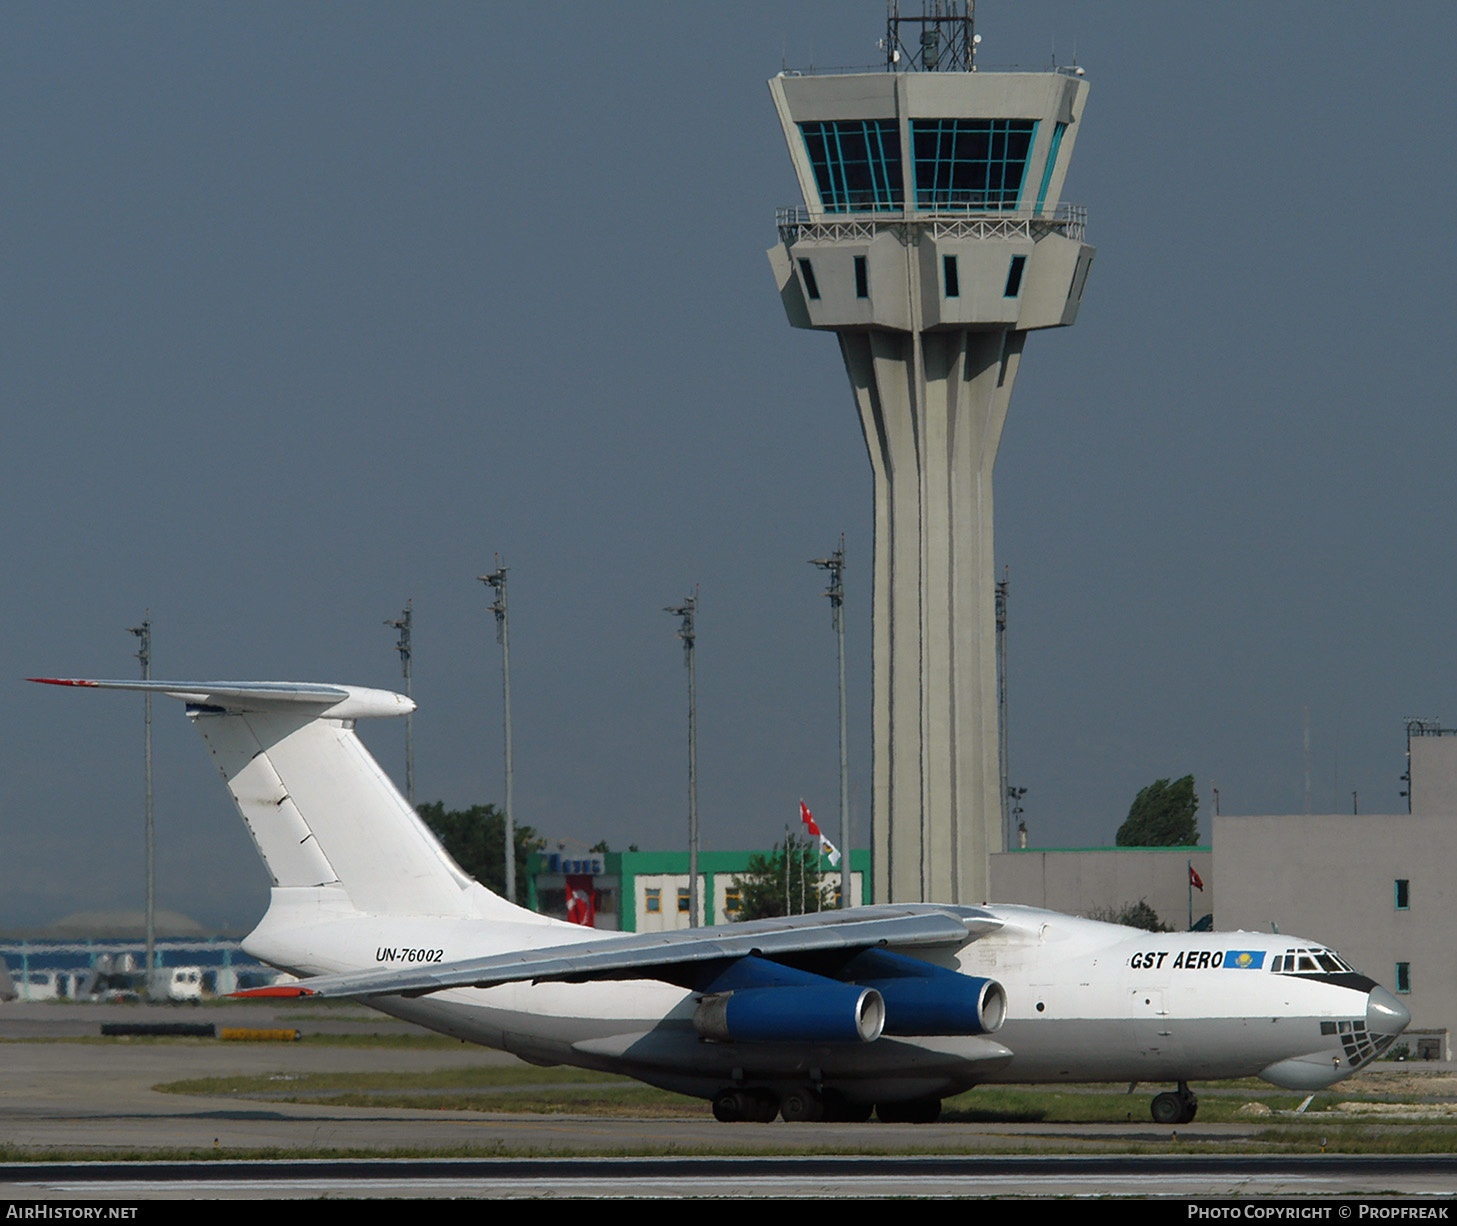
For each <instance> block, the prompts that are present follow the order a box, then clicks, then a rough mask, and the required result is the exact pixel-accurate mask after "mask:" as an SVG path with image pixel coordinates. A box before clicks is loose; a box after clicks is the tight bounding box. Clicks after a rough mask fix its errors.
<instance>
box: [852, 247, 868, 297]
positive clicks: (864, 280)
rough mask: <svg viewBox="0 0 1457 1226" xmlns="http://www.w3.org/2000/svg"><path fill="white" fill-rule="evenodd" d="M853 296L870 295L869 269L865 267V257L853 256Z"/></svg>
mask: <svg viewBox="0 0 1457 1226" xmlns="http://www.w3.org/2000/svg"><path fill="white" fill-rule="evenodd" d="M855 297H857V298H869V297H870V270H869V269H868V268H866V267H865V257H864V256H863V255H857V256H856V257H855Z"/></svg>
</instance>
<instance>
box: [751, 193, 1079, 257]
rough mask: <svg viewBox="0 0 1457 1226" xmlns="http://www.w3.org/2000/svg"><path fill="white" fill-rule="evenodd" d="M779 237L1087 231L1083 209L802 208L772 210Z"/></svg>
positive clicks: (1073, 235) (1068, 234)
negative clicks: (907, 229)
mask: <svg viewBox="0 0 1457 1226" xmlns="http://www.w3.org/2000/svg"><path fill="white" fill-rule="evenodd" d="M774 224H775V226H776V227H777V228H778V230H779V239H780V241H781V242H782V243H784V245H785V246H786V247H787V246H789V245H790V244H792V243H798V242H826V243H834V242H855V241H862V242H869V241H870V240H871V239H873V238H874V237H875V236H876V234H878V233H879V232H880V231H882V230H895V229H897V228H899V227H903V226H908V225H911V226H917V227H921V228H924V229H927V230H929V231H930V232H931V236H932V237H933V238H1003V239H1005V238H1026V239H1031V240H1034V241H1035V240H1036V239H1039V238H1042V237H1044V236H1046V235H1048V234H1060V235H1062V236H1063V237H1065V238H1070V239H1072V240H1073V241H1074V242H1079V243H1080V242H1083V241H1085V239H1086V237H1087V232H1088V210H1087V206H1086V205H1081V204H1066V203H1063V204H1059V205H1057V206H1055V207H1054V208H1050V209H988V210H984V211H977V212H971V211H968V210H966V209H917V210H915V211H914V212H904V211H902V210H899V209H896V210H893V211H892V210H886V211H884V212H876V213H870V212H866V213H824V212H819V213H816V212H813V211H812V210H810V209H808V208H806V207H805V206H804V205H791V206H789V207H788V208H781V209H776V210H775V211H774Z"/></svg>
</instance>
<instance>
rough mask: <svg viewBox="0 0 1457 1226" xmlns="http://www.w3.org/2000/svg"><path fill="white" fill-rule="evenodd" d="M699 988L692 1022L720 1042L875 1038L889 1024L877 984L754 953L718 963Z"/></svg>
mask: <svg viewBox="0 0 1457 1226" xmlns="http://www.w3.org/2000/svg"><path fill="white" fill-rule="evenodd" d="M699 989H700V991H702V992H703V997H702V998H701V1000H700V1001H699V1005H698V1009H697V1011H696V1012H695V1013H694V1015H693V1025H694V1027H695V1028H696V1029H697V1030H698V1033H699V1034H701V1035H702V1036H703V1037H704V1038H705V1039H713V1040H715V1041H716V1042H719V1043H871V1042H874V1041H875V1040H876V1039H878V1038H879V1037H880V1031H881V1028H882V1027H883V1026H884V1025H885V1002H884V1001H883V1000H882V999H881V998H880V993H879V992H877V991H876V990H875V989H874V988H869V987H866V986H865V985H864V984H854V983H841V982H839V981H838V980H835V979H827V978H826V977H825V976H823V975H814V974H811V973H810V972H809V971H801V970H797V969H796V968H794V967H790V966H784V965H782V964H781V963H778V962H773V961H771V960H769V959H767V958H760V957H756V956H754V955H753V954H749V955H747V956H746V957H743V958H735V959H734V960H733V961H732V962H730V963H728V964H727V965H724V966H720V967H718V968H717V969H715V970H714V971H713V972H712V974H711V976H709V977H707V978H706V979H705V981H704V982H702V983H701V984H700V985H699Z"/></svg>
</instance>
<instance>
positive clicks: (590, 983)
mask: <svg viewBox="0 0 1457 1226" xmlns="http://www.w3.org/2000/svg"><path fill="white" fill-rule="evenodd" d="M37 680H47V681H49V682H50V683H51V684H57V685H73V686H87V687H94V688H107V689H120V690H154V691H157V692H159V693H164V694H169V695H171V696H172V697H174V698H180V699H181V700H182V701H183V702H185V703H186V704H187V713H188V715H189V716H190V717H191V718H192V720H193V722H194V723H195V724H196V726H197V729H198V731H199V732H201V733H202V736H203V739H204V740H205V741H206V742H207V745H208V748H209V749H210V750H211V751H212V754H213V757H214V758H215V759H216V760H217V764H218V767H219V769H220V770H221V771H222V775H223V779H224V780H225V781H226V782H227V785H228V790H229V791H230V792H231V793H232V795H233V799H234V800H235V801H236V802H237V805H238V809H239V811H240V812H241V813H242V815H243V821H244V822H245V823H247V826H248V831H249V833H250V834H251V835H252V836H253V841H254V843H255V844H256V845H257V847H258V851H259V853H260V854H261V855H262V857H263V862H264V864H265V865H266V866H267V868H268V872H269V874H270V875H271V877H272V879H273V892H272V901H271V903H270V905H269V908H268V911H267V914H265V915H264V917H263V919H262V921H261V922H260V923H259V925H258V926H257V928H255V929H254V930H253V932H252V933H251V934H250V935H249V936H248V938H247V939H246V940H245V941H244V942H243V948H244V949H245V950H246V951H247V952H248V953H249V954H251V955H253V956H254V957H257V958H259V959H261V960H262V961H264V962H267V963H269V964H271V965H273V966H276V967H280V968H282V969H284V970H287V971H291V972H292V973H293V974H295V975H297V976H300V977H301V978H302V979H303V982H302V983H300V984H297V985H293V986H289V987H283V988H266V989H261V990H255V991H253V992H244V993H239V995H270V994H271V995H304V996H321V997H325V996H346V997H355V998H358V999H360V1000H362V1001H364V1002H365V1003H367V1004H369V1005H372V1006H373V1007H374V1008H376V1009H379V1010H381V1011H382V1012H384V1013H388V1014H390V1015H392V1016H394V1017H398V1018H403V1019H405V1020H407V1021H411V1022H416V1023H418V1024H420V1025H422V1026H426V1027H429V1028H430V1029H432V1030H437V1031H441V1032H442V1033H445V1034H449V1035H454V1036H456V1037H458V1038H461V1039H466V1040H469V1041H471V1042H475V1043H483V1044H485V1045H486V1046H489V1047H497V1048H502V1049H504V1050H506V1051H510V1052H514V1053H515V1054H516V1055H518V1056H521V1057H522V1058H524V1059H526V1060H529V1061H532V1062H535V1063H538V1064H571V1065H579V1066H581V1067H584V1068H592V1069H603V1070H608V1071H611V1072H616V1073H626V1074H628V1075H629V1076H632V1077H635V1078H637V1079H639V1080H641V1081H645V1082H648V1083H649V1084H652V1085H656V1086H661V1087H663V1088H664V1089H668V1090H674V1091H677V1092H679V1093H682V1094H689V1095H695V1096H697V1097H700V1098H705V1099H711V1100H712V1102H713V1110H714V1114H715V1115H716V1116H717V1117H718V1118H719V1119H721V1120H758V1121H768V1120H772V1119H773V1118H774V1117H775V1115H776V1114H780V1115H782V1116H783V1117H784V1118H785V1119H787V1120H815V1119H838V1120H864V1119H867V1118H869V1115H870V1113H871V1111H872V1109H874V1110H875V1111H877V1112H878V1114H879V1116H880V1118H881V1119H883V1120H892V1121H901V1122H920V1121H930V1120H934V1119H935V1118H936V1117H937V1115H938V1114H939V1112H940V1109H941V1099H942V1098H943V1097H945V1096H947V1095H951V1094H957V1093H959V1092H961V1091H963V1090H966V1089H969V1088H970V1087H972V1086H975V1085H978V1084H982V1083H987V1082H1016V1083H1028V1082H1085V1081H1117V1082H1125V1081H1126V1082H1146V1081H1155V1082H1157V1081H1162V1082H1165V1083H1168V1082H1172V1083H1176V1084H1177V1087H1178V1088H1177V1090H1174V1091H1168V1092H1165V1093H1161V1094H1159V1095H1158V1096H1157V1097H1156V1098H1154V1100H1153V1104H1152V1112H1153V1118H1154V1119H1155V1120H1156V1121H1157V1122H1159V1123H1162V1124H1174V1123H1181V1122H1187V1121H1189V1120H1191V1119H1192V1118H1193V1117H1194V1111H1195V1109H1196V1107H1197V1100H1196V1099H1195V1097H1194V1095H1193V1094H1192V1093H1190V1091H1189V1087H1188V1082H1190V1081H1192V1080H1196V1079H1198V1080H1212V1079H1217V1078H1228V1077H1249V1076H1259V1077H1263V1078H1264V1079H1265V1080H1267V1081H1270V1082H1273V1083H1274V1084H1275V1085H1278V1086H1283V1087H1286V1088H1289V1089H1294V1090H1316V1089H1320V1088H1323V1087H1325V1086H1328V1085H1331V1084H1333V1083H1334V1082H1336V1081H1339V1080H1340V1079H1341V1078H1342V1077H1345V1076H1347V1075H1349V1074H1350V1073H1352V1072H1353V1071H1355V1070H1356V1069H1358V1068H1360V1067H1361V1066H1362V1065H1364V1064H1366V1063H1367V1062H1369V1061H1370V1060H1372V1059H1374V1058H1375V1057H1376V1056H1377V1055H1378V1054H1379V1053H1380V1052H1382V1051H1383V1050H1384V1049H1385V1048H1386V1047H1388V1046H1389V1045H1390V1044H1391V1043H1392V1041H1393V1040H1394V1039H1395V1038H1396V1036H1397V1035H1399V1034H1400V1033H1401V1032H1402V1030H1403V1029H1404V1028H1405V1026H1406V1024H1407V1022H1408V1020H1409V1015H1408V1013H1407V1011H1406V1009H1405V1008H1403V1007H1402V1005H1401V1004H1400V1003H1399V1002H1398V1001H1397V1000H1396V998H1395V997H1393V996H1392V995H1391V994H1390V993H1389V992H1387V991H1386V990H1385V989H1384V988H1382V987H1379V986H1378V985H1377V984H1376V983H1374V982H1373V981H1372V980H1370V979H1368V978H1366V977H1365V976H1364V975H1360V974H1357V973H1356V972H1355V971H1354V970H1352V969H1351V967H1349V966H1348V965H1346V963H1344V962H1343V961H1341V959H1340V958H1338V957H1337V956H1336V955H1335V954H1334V953H1333V952H1331V951H1330V950H1328V949H1324V948H1322V947H1320V946H1318V945H1314V944H1312V943H1310V942H1308V941H1301V940H1298V939H1296V938H1293V937H1288V936H1278V935H1276V936H1266V935H1257V934H1254V933H1248V932H1239V933H1224V934H1220V933H1179V934H1171V933H1149V932H1144V931H1141V930H1138V929H1133V928H1125V927H1121V926H1119V925H1116V924H1105V923H1098V922H1095V921H1093V920H1086V919H1078V918H1075V917H1072V916H1066V915H1059V914H1056V913H1055V912H1051V911H1040V910H1035V909H1033V908H1030V907H1019V906H994V905H987V906H980V907H972V906H934V905H928V904H892V905H882V906H868V907H856V908H853V909H851V910H847V911H834V912H829V913H825V914H820V915H803V916H795V917H793V918H791V919H779V920H762V921H756V922H745V923H738V924H727V925H723V926H721V927H717V928H703V929H689V930H681V931H676V932H667V933H652V934H620V935H609V934H604V933H602V932H598V931H595V930H592V929H585V928H581V927H578V926H577V925H574V924H568V923H564V922H562V921H559V920H554V919H550V918H548V917H546V916H542V915H537V914H535V913H534V912H531V911H526V910H523V909H522V908H520V907H517V906H514V905H513V904H511V903H509V902H507V901H505V900H504V899H502V898H499V897H497V896H496V895H495V894H493V893H491V891H489V890H487V889H486V888H485V887H484V886H482V885H481V884H480V883H478V882H476V881H475V880H473V879H472V878H470V877H469V876H467V875H466V874H465V873H464V872H463V871H462V870H461V869H460V868H459V867H458V866H457V865H456V864H455V862H454V861H453V860H451V858H450V857H449V856H448V855H447V854H446V853H445V852H444V850H443V849H442V848H441V847H440V845H439V844H438V843H437V842H436V840H435V838H434V837H433V836H432V835H431V833H430V831H429V830H428V828H427V827H426V826H425V825H424V824H423V823H422V822H421V821H420V819H419V817H418V816H417V815H416V814H415V813H414V812H413V811H412V810H411V809H410V807H409V805H408V804H407V803H406V801H405V800H404V798H403V797H402V796H401V795H400V793H399V792H398V791H397V790H396V789H395V787H394V786H393V784H391V782H390V781H389V779H388V778H387V777H386V775H385V773H384V772H383V771H382V770H381V769H380V767H379V765H378V763H376V762H375V760H374V759H373V758H372V757H371V756H370V755H369V753H368V751H367V750H365V748H364V746H363V745H362V744H361V743H360V741H359V739H358V738H357V736H356V735H355V733H354V722H355V720H357V719H361V718H365V717H369V716H385V715H403V714H405V713H406V712H408V711H410V710H413V704H412V703H411V702H410V700H409V699H407V698H405V697H403V696H402V695H399V694H392V693H389V692H387V691H383V690H370V689H361V688H357V687H352V686H335V685H312V684H309V685H295V684H283V683H255V684H217V683H197V684H193V683H175V682H135V681H61V680H54V679H49V678H45V679H42V678H37Z"/></svg>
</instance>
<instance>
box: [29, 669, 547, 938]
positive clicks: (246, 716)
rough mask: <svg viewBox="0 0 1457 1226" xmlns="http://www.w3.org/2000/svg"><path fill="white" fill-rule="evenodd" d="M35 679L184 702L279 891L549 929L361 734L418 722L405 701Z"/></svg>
mask: <svg viewBox="0 0 1457 1226" xmlns="http://www.w3.org/2000/svg"><path fill="white" fill-rule="evenodd" d="M32 680H36V681H43V682H46V683H48V684H52V685H73V686H83V687H86V688H92V689H117V690H142V691H152V692H155V693H159V694H165V695H168V696H169V697H173V698H179V699H181V700H182V701H183V702H185V703H186V704H187V713H188V715H189V717H191V719H192V721H193V723H194V725H195V726H196V727H197V730H198V731H199V732H200V733H201V734H202V737H203V740H204V741H205V742H206V743H207V746H208V749H209V750H210V751H211V752H212V755H213V758H214V760H215V761H216V762H217V765H218V767H219V769H220V770H221V772H222V776H223V779H224V781H225V782H226V783H227V785H228V791H229V792H231V793H232V796H233V800H234V802H235V803H236V804H237V806H238V811H239V813H241V814H242V817H243V821H244V823H245V825H246V826H247V827H248V833H249V834H250V835H251V836H252V838H253V843H254V845H255V846H256V847H257V849H258V854H259V855H260V856H261V857H262V859H263V863H264V865H265V866H266V867H267V869H268V873H269V875H270V876H271V877H272V878H273V884H274V886H275V888H276V889H282V890H287V889H290V888H298V889H318V888H320V887H332V889H330V891H329V892H330V894H331V895H335V896H337V893H338V892H339V891H342V893H343V894H344V895H345V896H346V897H347V900H348V903H349V905H350V907H352V909H354V910H356V911H362V912H368V913H371V914H384V915H432V916H461V917H465V916H491V915H500V916H502V917H503V918H505V917H510V918H526V917H530V918H532V919H535V920H539V919H540V917H539V916H535V915H532V913H530V912H524V911H522V910H521V909H520V908H518V907H516V906H514V905H513V904H511V903H509V902H507V901H506V900H505V899H502V898H499V897H497V896H496V895H495V894H492V893H491V892H490V891H489V890H487V889H486V888H485V887H484V886H482V885H480V884H479V883H478V882H476V881H475V880H474V879H473V878H471V877H470V876H469V875H468V874H466V873H465V872H464V871H463V870H462V869H461V868H460V867H459V866H458V865H457V864H456V863H455V861H454V860H452V859H451V858H450V856H449V854H448V853H447V852H446V851H445V849H444V848H443V847H441V846H440V843H439V842H438V840H436V838H435V836H434V835H433V834H432V833H431V831H430V829H429V828H428V827H427V826H426V825H425V823H424V822H422V821H421V820H420V817H419V815H418V814H416V813H415V812H414V811H413V810H412V809H411V808H410V805H409V803H408V802H407V801H406V800H405V798H404V797H403V796H401V795H400V793H399V790H398V789H397V788H396V787H395V786H394V784H393V783H392V782H391V781H390V779H389V777H388V776H387V775H386V774H385V773H384V771H383V770H382V769H381V768H380V765H379V763H377V762H376V761H375V760H374V758H373V757H372V756H371V755H370V753H369V751H368V750H367V749H365V747H364V745H363V743H362V742H361V741H360V740H359V737H358V736H357V735H356V734H355V731H354V721H355V720H356V719H363V718H371V717H376V716H393V715H405V714H407V713H409V712H410V711H413V710H414V703H413V702H411V701H410V700H409V699H408V698H406V697H404V696H403V695H402V694H394V693H390V692H389V691H387V690H372V689H364V688H362V687H358V686H342V685H315V684H293V683H284V682H252V683H233V682H222V683H219V682H167V681H79V680H60V679H55V678H41V677H37V678H32Z"/></svg>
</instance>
